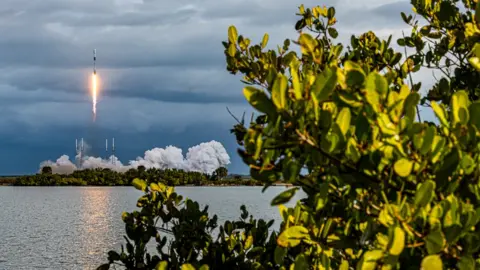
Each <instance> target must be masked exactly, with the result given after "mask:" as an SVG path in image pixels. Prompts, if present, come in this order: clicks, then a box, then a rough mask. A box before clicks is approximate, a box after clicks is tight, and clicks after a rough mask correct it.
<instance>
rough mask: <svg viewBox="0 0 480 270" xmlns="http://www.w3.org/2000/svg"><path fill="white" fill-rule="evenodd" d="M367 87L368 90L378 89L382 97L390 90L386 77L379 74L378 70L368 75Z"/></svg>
mask: <svg viewBox="0 0 480 270" xmlns="http://www.w3.org/2000/svg"><path fill="white" fill-rule="evenodd" d="M365 88H366V89H367V91H377V93H378V94H380V96H381V97H384V96H385V95H386V94H387V91H388V82H387V79H385V77H383V76H382V75H380V74H378V73H377V72H371V73H370V74H368V76H367V81H366V83H365Z"/></svg>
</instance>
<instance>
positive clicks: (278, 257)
mask: <svg viewBox="0 0 480 270" xmlns="http://www.w3.org/2000/svg"><path fill="white" fill-rule="evenodd" d="M285 255H287V249H286V248H284V247H281V246H276V247H275V254H274V260H275V263H276V264H279V265H283V259H284V258H285Z"/></svg>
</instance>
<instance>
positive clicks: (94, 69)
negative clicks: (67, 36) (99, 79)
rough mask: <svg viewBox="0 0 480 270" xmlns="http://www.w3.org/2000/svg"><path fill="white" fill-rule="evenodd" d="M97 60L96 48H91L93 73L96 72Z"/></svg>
mask: <svg viewBox="0 0 480 270" xmlns="http://www.w3.org/2000/svg"><path fill="white" fill-rule="evenodd" d="M96 61H97V49H93V74H97V67H96V66H95V62H96Z"/></svg>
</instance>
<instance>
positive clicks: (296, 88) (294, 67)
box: [290, 58, 303, 100]
mask: <svg viewBox="0 0 480 270" xmlns="http://www.w3.org/2000/svg"><path fill="white" fill-rule="evenodd" d="M299 66H300V63H299V62H298V60H297V59H296V58H295V60H293V61H292V62H290V74H291V75H292V85H293V92H294V94H295V99H297V100H300V99H302V98H303V93H302V85H301V83H300V77H299V75H298V68H299Z"/></svg>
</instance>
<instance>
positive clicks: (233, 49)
mask: <svg viewBox="0 0 480 270" xmlns="http://www.w3.org/2000/svg"><path fill="white" fill-rule="evenodd" d="M236 53H237V47H236V46H235V44H234V43H230V45H229V46H228V55H230V56H231V57H235V54H236Z"/></svg>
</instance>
